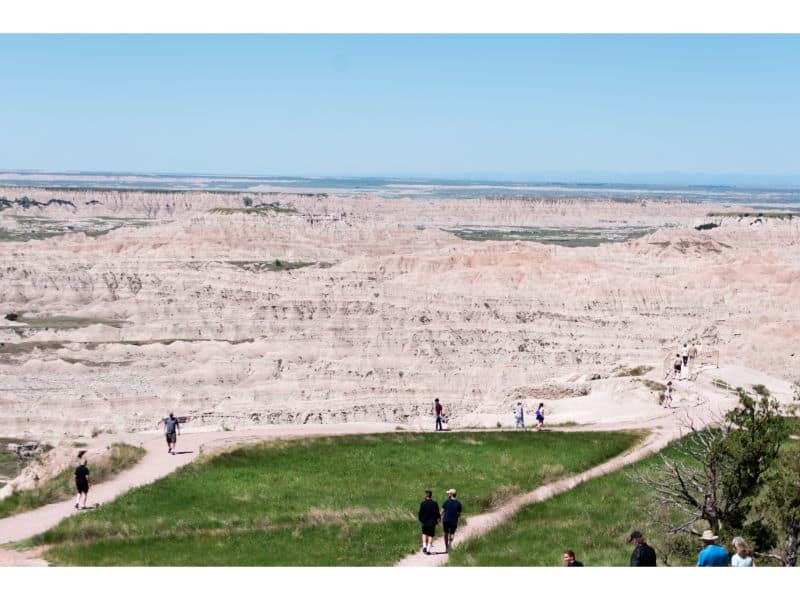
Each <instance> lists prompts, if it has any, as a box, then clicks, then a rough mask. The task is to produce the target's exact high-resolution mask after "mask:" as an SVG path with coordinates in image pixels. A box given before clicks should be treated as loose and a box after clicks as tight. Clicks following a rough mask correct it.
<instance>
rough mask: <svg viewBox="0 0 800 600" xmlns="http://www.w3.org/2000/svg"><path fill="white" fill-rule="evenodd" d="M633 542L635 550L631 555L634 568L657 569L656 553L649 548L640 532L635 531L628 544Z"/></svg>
mask: <svg viewBox="0 0 800 600" xmlns="http://www.w3.org/2000/svg"><path fill="white" fill-rule="evenodd" d="M631 542H633V544H634V548H633V552H632V553H631V566H632V567H655V566H656V551H655V550H653V549H652V548H651V547H650V546H648V545H647V544H646V543H645V541H644V536H643V535H642V533H641V532H640V531H634V532H633V533H631V536H630V537H629V538H628V543H631Z"/></svg>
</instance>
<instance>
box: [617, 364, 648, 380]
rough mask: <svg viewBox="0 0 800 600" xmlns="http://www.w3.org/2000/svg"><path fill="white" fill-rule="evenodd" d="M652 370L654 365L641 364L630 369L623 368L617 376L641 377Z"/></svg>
mask: <svg viewBox="0 0 800 600" xmlns="http://www.w3.org/2000/svg"><path fill="white" fill-rule="evenodd" d="M652 370H653V367H648V366H646V365H639V366H638V367H632V368H630V369H625V368H621V369H620V370H619V371H617V377H641V376H642V375H644V374H645V373H649V372H650V371H652Z"/></svg>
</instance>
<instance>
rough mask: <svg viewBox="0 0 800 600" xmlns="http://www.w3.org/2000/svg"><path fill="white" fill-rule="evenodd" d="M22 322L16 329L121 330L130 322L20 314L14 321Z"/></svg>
mask: <svg viewBox="0 0 800 600" xmlns="http://www.w3.org/2000/svg"><path fill="white" fill-rule="evenodd" d="M14 320H15V321H17V322H20V327H15V328H14V329H23V328H24V329H45V330H47V329H54V330H56V331H59V330H67V329H82V328H84V327H89V326H90V325H107V326H108V327H116V328H117V329H119V328H121V327H122V326H123V325H127V324H128V321H124V320H121V319H100V318H97V317H70V316H67V315H50V316H41V317H26V316H25V315H24V314H22V313H19V314H18V315H17V318H16V319H14Z"/></svg>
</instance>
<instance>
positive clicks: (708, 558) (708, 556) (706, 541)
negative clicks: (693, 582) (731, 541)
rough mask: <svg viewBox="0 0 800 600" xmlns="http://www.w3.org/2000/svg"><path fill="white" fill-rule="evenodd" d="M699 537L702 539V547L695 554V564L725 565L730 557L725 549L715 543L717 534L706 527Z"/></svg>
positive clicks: (717, 537)
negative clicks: (698, 552)
mask: <svg viewBox="0 0 800 600" xmlns="http://www.w3.org/2000/svg"><path fill="white" fill-rule="evenodd" d="M700 539H701V540H702V541H703V549H702V550H701V551H700V554H698V555H697V566H698V567H727V566H728V564H729V563H730V559H729V557H728V552H727V550H725V548H723V547H722V546H719V545H718V544H717V543H716V542H717V540H718V539H719V536H717V535H714V532H713V531H711V530H710V529H706V530H705V531H704V532H703V535H702V536H700Z"/></svg>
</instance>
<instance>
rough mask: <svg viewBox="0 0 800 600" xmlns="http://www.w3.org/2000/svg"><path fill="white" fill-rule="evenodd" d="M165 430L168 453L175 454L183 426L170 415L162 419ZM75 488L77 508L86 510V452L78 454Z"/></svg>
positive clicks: (87, 486) (87, 489) (87, 493)
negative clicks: (76, 491)
mask: <svg viewBox="0 0 800 600" xmlns="http://www.w3.org/2000/svg"><path fill="white" fill-rule="evenodd" d="M161 424H162V425H163V430H164V433H165V435H166V438H167V452H169V453H170V454H175V445H176V444H177V442H178V436H179V435H180V431H181V426H180V423H179V421H178V419H177V418H176V417H175V414H174V413H169V416H168V417H165V418H163V419H161ZM75 487H76V489H77V490H78V497H77V498H76V499H75V508H76V509H84V508H87V507H86V500H87V498H88V496H89V487H90V483H89V460H88V458H87V457H86V450H81V451H80V452H78V466H77V467H76V469H75Z"/></svg>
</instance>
